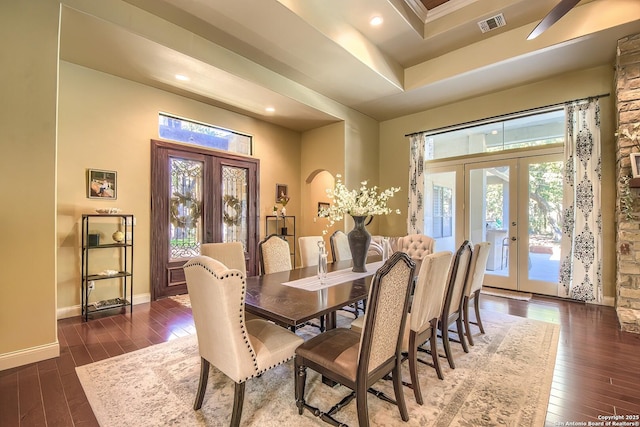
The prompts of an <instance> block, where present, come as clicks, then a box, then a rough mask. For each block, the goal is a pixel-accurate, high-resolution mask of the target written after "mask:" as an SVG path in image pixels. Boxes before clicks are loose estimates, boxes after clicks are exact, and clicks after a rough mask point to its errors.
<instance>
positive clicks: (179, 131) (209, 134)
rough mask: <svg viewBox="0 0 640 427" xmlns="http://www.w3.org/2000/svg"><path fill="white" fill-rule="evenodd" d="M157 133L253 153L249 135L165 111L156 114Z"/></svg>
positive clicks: (170, 137) (222, 148)
mask: <svg viewBox="0 0 640 427" xmlns="http://www.w3.org/2000/svg"><path fill="white" fill-rule="evenodd" d="M158 135H160V138H164V139H168V140H171V141H178V142H186V143H188V144H194V145H198V146H200V147H207V148H215V149H217V150H223V151H230V152H233V153H238V154H245V155H248V156H250V155H251V154H252V153H253V146H252V138H251V136H249V135H244V134H242V133H239V132H235V131H232V130H229V129H223V128H220V127H217V126H213V125H208V124H206V123H199V122H196V121H193V120H188V119H182V118H180V117H176V116H170V115H168V114H165V113H160V114H159V115H158Z"/></svg>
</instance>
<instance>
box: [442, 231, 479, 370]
mask: <svg viewBox="0 0 640 427" xmlns="http://www.w3.org/2000/svg"><path fill="white" fill-rule="evenodd" d="M472 254H473V249H472V248H471V244H470V243H469V241H468V240H465V241H464V242H463V243H462V245H460V247H459V248H458V250H457V251H456V254H455V257H454V258H453V262H452V263H451V269H450V272H449V283H448V284H447V291H446V294H445V299H444V305H443V306H442V314H441V316H440V321H439V322H438V328H439V329H440V334H441V336H442V345H443V347H444V353H445V356H446V357H447V361H448V362H449V366H450V367H451V369H455V368H456V365H455V362H454V361H453V353H452V352H451V344H450V341H451V339H452V338H451V337H450V336H449V325H451V324H452V323H453V322H456V331H457V335H458V340H459V341H460V344H461V345H462V349H463V350H464V352H465V353H468V352H469V347H467V342H466V340H465V339H464V328H463V325H462V319H463V315H462V297H463V295H464V288H465V286H466V283H467V280H468V276H469V268H470V267H471V257H472Z"/></svg>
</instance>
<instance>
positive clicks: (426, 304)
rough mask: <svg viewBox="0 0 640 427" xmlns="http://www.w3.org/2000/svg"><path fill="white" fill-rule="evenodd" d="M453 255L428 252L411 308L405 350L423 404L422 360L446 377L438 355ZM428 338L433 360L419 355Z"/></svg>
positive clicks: (413, 383) (412, 383)
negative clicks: (440, 330)
mask: <svg viewBox="0 0 640 427" xmlns="http://www.w3.org/2000/svg"><path fill="white" fill-rule="evenodd" d="M452 257H453V254H452V253H451V252H449V251H443V252H436V253H435V254H430V255H427V256H425V257H424V258H423V259H422V264H421V266H420V272H419V273H418V279H417V281H416V285H415V291H414V294H413V301H412V302H411V310H410V313H409V315H408V316H407V327H406V328H405V331H404V338H403V340H402V350H403V351H406V352H407V358H408V359H409V373H410V375H411V388H412V389H413V394H414V396H415V398H416V402H418V404H420V405H422V404H423V400H422V391H421V390H420V381H419V380H418V366H417V364H418V362H423V363H426V364H428V365H431V366H433V368H434V369H435V370H436V374H437V375H438V378H440V379H443V378H444V377H443V376H442V369H441V368H440V361H439V356H438V346H437V342H438V321H439V319H440V314H441V313H442V305H443V304H444V294H445V290H446V289H447V283H448V278H449V267H450V266H451V259H452ZM427 340H428V341H429V344H430V350H429V352H430V353H431V363H427V362H424V361H423V360H422V359H418V350H420V348H421V346H422V345H423V344H424V343H426V342H427Z"/></svg>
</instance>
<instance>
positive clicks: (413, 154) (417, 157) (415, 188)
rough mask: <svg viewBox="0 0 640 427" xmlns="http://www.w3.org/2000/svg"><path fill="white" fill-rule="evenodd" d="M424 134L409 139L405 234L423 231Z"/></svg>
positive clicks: (414, 135) (425, 137)
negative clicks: (407, 199)
mask: <svg viewBox="0 0 640 427" xmlns="http://www.w3.org/2000/svg"><path fill="white" fill-rule="evenodd" d="M426 139H427V135H426V133H417V134H413V135H411V136H410V137H409V143H410V145H411V148H410V150H409V205H408V212H407V234H423V233H422V232H423V230H424V150H425V141H426Z"/></svg>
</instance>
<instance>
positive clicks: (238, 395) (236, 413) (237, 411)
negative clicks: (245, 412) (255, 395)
mask: <svg viewBox="0 0 640 427" xmlns="http://www.w3.org/2000/svg"><path fill="white" fill-rule="evenodd" d="M245 384H246V383H245V382H242V383H236V387H235V393H234V395H233V413H232V414H231V427H239V426H240V418H242V404H243V403H244V385H245Z"/></svg>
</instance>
